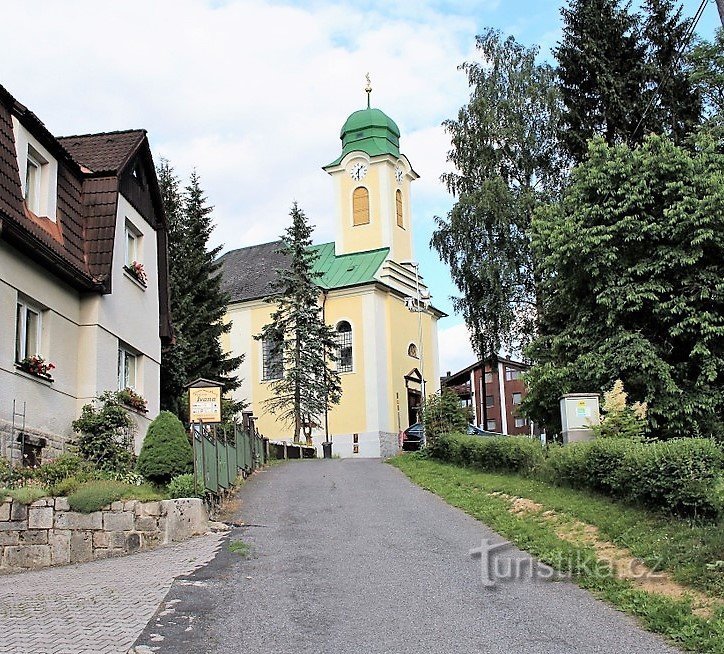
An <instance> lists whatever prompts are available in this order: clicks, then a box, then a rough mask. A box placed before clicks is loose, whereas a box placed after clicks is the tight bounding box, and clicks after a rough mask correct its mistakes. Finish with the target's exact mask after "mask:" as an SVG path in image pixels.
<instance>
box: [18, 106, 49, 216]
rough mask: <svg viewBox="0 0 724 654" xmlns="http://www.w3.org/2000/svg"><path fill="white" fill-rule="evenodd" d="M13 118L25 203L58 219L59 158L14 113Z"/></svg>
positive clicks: (36, 211)
mask: <svg viewBox="0 0 724 654" xmlns="http://www.w3.org/2000/svg"><path fill="white" fill-rule="evenodd" d="M12 120H13V136H14V137H15V152H16V156H17V162H18V172H19V177H20V188H21V192H22V195H23V200H24V201H25V207H26V209H27V210H28V211H30V212H31V213H33V214H34V215H35V216H37V217H38V218H48V219H49V220H52V221H53V222H55V220H56V208H57V204H58V162H57V161H56V160H55V158H54V157H53V155H51V154H50V152H49V151H48V150H47V148H45V147H44V146H43V145H42V143H41V142H40V141H39V140H38V139H37V138H35V137H34V136H33V135H32V134H31V133H30V131H29V130H27V129H26V128H25V127H24V126H23V125H22V124H21V123H20V121H19V120H18V119H17V118H16V117H15V116H13V117H12Z"/></svg>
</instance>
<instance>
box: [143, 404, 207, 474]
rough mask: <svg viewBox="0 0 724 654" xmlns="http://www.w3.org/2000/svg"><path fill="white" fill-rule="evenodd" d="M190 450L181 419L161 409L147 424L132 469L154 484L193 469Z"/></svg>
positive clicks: (192, 458) (192, 454)
mask: <svg viewBox="0 0 724 654" xmlns="http://www.w3.org/2000/svg"><path fill="white" fill-rule="evenodd" d="M193 465H194V453H193V450H192V449H191V443H189V439H188V436H187V435H186V430H185V429H184V426H183V424H182V423H181V421H180V420H179V419H178V418H177V417H176V416H175V415H174V414H173V413H171V412H170V411H161V413H159V414H158V417H157V418H156V419H155V420H154V421H153V422H152V423H151V424H150V425H149V427H148V431H147V432H146V438H145V439H144V441H143V447H142V448H141V454H140V455H139V456H138V463H136V471H137V472H138V473H139V474H141V475H143V476H144V477H145V478H146V479H148V480H149V481H152V482H154V483H156V484H167V483H168V482H169V481H171V478H172V477H175V476H176V475H182V474H184V473H187V472H191V471H192V470H193Z"/></svg>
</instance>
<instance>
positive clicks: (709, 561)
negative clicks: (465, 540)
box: [390, 455, 724, 654]
mask: <svg viewBox="0 0 724 654" xmlns="http://www.w3.org/2000/svg"><path fill="white" fill-rule="evenodd" d="M390 462H391V463H392V465H394V466H396V467H397V468H399V469H400V470H402V471H403V472H404V473H405V474H406V475H407V476H408V477H410V479H411V480H412V481H414V482H415V483H417V484H419V485H420V486H422V487H423V488H426V489H428V490H430V491H432V492H433V493H436V494H437V495H439V496H441V497H442V498H443V499H445V500H446V501H447V502H448V503H449V504H452V505H453V506H457V507H459V508H460V509H462V510H463V511H465V512H466V513H468V514H470V515H472V516H473V517H475V518H477V519H478V520H481V521H483V522H485V523H486V524H487V525H488V526H490V527H491V528H492V529H494V530H495V531H497V532H498V533H500V534H502V535H503V536H505V537H506V538H508V539H510V540H511V541H513V542H514V543H516V544H517V545H518V546H519V547H520V548H521V549H524V550H526V551H528V552H530V553H531V554H533V555H534V556H536V557H537V558H538V559H539V560H541V561H543V562H544V563H547V564H550V565H552V566H554V567H556V568H558V569H560V570H562V571H564V572H570V573H572V575H573V578H574V580H575V581H576V582H577V583H578V584H579V585H580V586H582V587H584V588H587V589H589V590H590V591H592V592H593V593H594V594H596V595H597V596H598V597H601V598H603V599H605V600H607V601H609V602H611V603H612V604H614V605H615V606H617V607H618V608H620V609H622V610H624V611H626V612H627V613H630V614H633V615H635V616H637V617H638V618H639V619H640V620H641V621H642V623H643V624H644V625H645V626H646V627H648V628H649V629H650V630H652V631H655V632H657V633H661V634H664V635H665V636H666V637H668V638H669V639H670V640H671V641H673V642H675V643H676V644H678V645H679V646H681V647H683V648H685V649H687V650H690V651H694V652H702V653H704V652H712V653H717V654H724V608H721V607H720V608H719V609H717V610H715V612H714V615H712V616H711V617H709V618H703V617H699V616H698V615H695V614H693V613H692V607H691V602H690V601H688V600H681V599H671V598H669V597H664V596H661V595H653V594H649V593H647V592H644V591H642V590H639V589H637V588H634V587H633V586H632V584H631V583H630V582H628V581H624V580H620V579H616V578H613V577H611V576H610V575H601V574H596V573H595V570H596V569H597V566H599V565H600V563H599V562H598V558H597V556H596V552H595V550H594V548H593V547H592V546H588V545H585V544H577V543H571V542H569V541H567V540H562V539H561V538H559V537H558V536H557V535H556V527H555V525H554V524H553V523H552V522H551V521H550V520H547V519H546V518H545V517H543V516H541V515H536V514H525V515H521V514H515V513H511V511H510V502H509V501H508V500H506V499H505V498H503V497H500V496H491V495H490V493H494V492H500V493H505V494H507V495H513V496H518V497H525V498H528V499H530V500H533V501H535V502H537V503H539V504H542V505H543V507H544V508H545V509H546V510H548V509H550V510H553V511H555V512H556V514H557V515H559V516H561V517H563V518H566V517H567V518H572V519H576V520H578V521H581V522H585V523H588V524H590V525H594V526H595V527H597V528H598V530H599V534H600V537H601V538H605V539H607V540H610V541H611V542H613V543H615V544H617V545H620V546H623V547H626V548H628V549H629V550H630V551H631V552H632V554H633V555H635V556H637V557H639V558H640V559H642V560H643V561H644V562H645V563H646V564H647V565H649V566H650V567H655V566H656V567H658V569H664V570H667V571H669V572H670V573H671V575H672V577H673V578H674V579H675V580H676V581H678V582H679V583H681V584H684V585H688V586H690V587H691V588H695V589H698V590H701V591H703V592H705V593H706V594H707V595H708V596H709V597H710V598H713V600H714V602H716V601H717V600H718V599H724V566H722V564H717V561H721V560H722V559H724V533H723V532H724V525H716V524H697V523H692V522H686V521H682V520H676V519H672V518H667V517H663V516H658V515H653V514H651V513H647V512H645V511H642V510H640V509H636V508H632V507H628V506H624V505H622V504H619V503H617V502H614V501H612V500H610V499H608V498H605V497H602V496H598V495H593V494H591V493H586V492H582V491H577V490H571V489H568V488H558V487H555V486H550V485H548V484H545V483H543V482H540V481H536V480H532V479H527V478H524V477H521V476H517V475H504V474H489V473H483V472H478V471H476V470H471V469H466V468H461V467H458V466H454V465H450V464H445V463H440V462H437V461H434V460H430V459H426V458H424V457H422V456H419V455H402V456H399V457H396V458H394V459H392V460H391V461H390Z"/></svg>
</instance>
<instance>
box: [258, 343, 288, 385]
mask: <svg viewBox="0 0 724 654" xmlns="http://www.w3.org/2000/svg"><path fill="white" fill-rule="evenodd" d="M283 357H284V351H283V343H282V342H281V340H280V339H275V338H265V339H264V340H262V342H261V358H262V379H264V380H265V381H271V380H274V379H281V378H282V373H283V371H284V365H283V360H284V359H283Z"/></svg>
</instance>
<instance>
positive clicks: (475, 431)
mask: <svg viewBox="0 0 724 654" xmlns="http://www.w3.org/2000/svg"><path fill="white" fill-rule="evenodd" d="M468 436H505V434H500V433H498V432H497V431H486V430H485V429H481V428H480V427H477V426H476V425H474V424H472V423H470V424H469V425H468Z"/></svg>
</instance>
